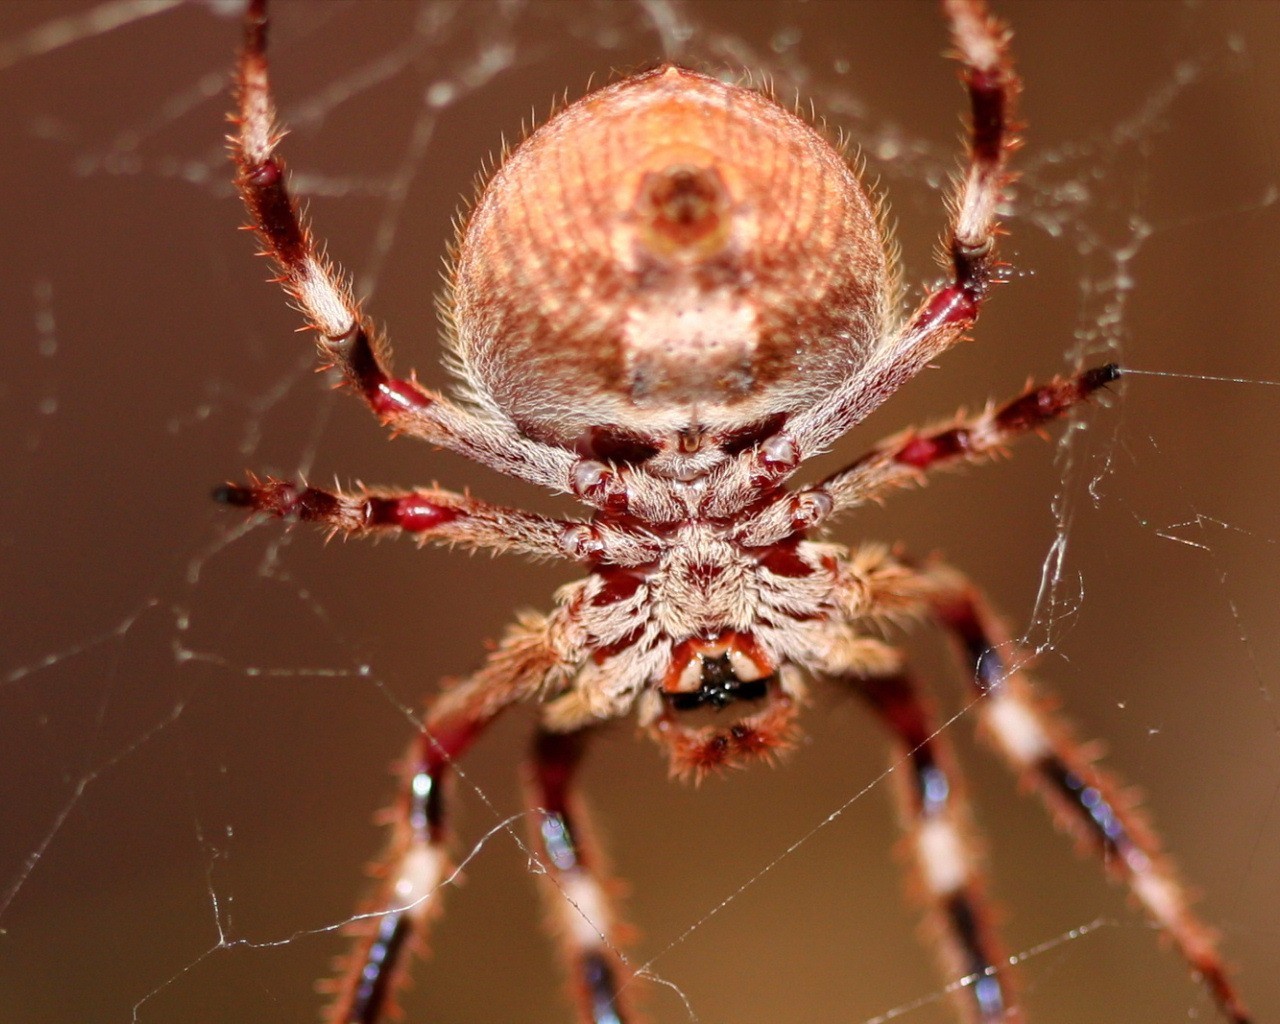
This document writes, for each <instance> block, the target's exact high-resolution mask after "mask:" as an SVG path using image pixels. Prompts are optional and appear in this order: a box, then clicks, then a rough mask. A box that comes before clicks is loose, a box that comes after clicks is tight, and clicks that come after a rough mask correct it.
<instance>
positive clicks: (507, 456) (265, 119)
mask: <svg viewBox="0 0 1280 1024" xmlns="http://www.w3.org/2000/svg"><path fill="white" fill-rule="evenodd" d="M266 43H267V16H266V0H250V3H249V5H248V8H247V10H246V15H245V32H244V47H243V49H242V50H241V53H240V62H239V64H238V66H237V72H236V83H237V92H238V96H239V108H238V110H237V112H236V114H235V115H234V116H233V118H232V120H233V122H234V123H235V124H236V126H237V129H238V130H237V132H236V133H235V134H234V135H233V136H232V137H231V153H232V157H233V158H234V160H235V163H236V168H237V175H236V187H237V188H238V189H239V190H240V195H241V197H242V198H243V199H244V203H245V206H246V207H247V208H248V210H249V216H250V220H251V223H250V227H251V228H252V229H253V230H254V231H255V232H256V233H257V235H258V237H259V239H260V240H261V241H262V244H263V251H264V253H265V255H267V256H270V257H271V259H272V260H273V261H274V262H275V264H276V266H277V267H278V268H279V271H280V276H279V278H278V279H277V280H278V282H279V283H280V284H281V285H283V286H284V289H285V291H286V292H288V293H289V295H290V296H291V297H292V298H293V299H294V300H295V301H296V302H297V304H298V306H299V308H300V309H301V310H302V313H303V315H304V316H305V317H306V318H307V323H308V325H309V326H310V327H312V328H313V329H315V330H316V332H317V333H318V334H319V345H320V352H321V357H322V358H323V359H325V360H326V361H327V362H329V363H330V364H334V365H337V366H338V367H339V368H340V369H341V371H342V373H343V376H344V378H345V379H346V382H347V384H348V385H349V386H350V387H352V388H353V389H354V390H355V391H356V392H357V393H358V394H360V395H361V396H363V398H364V399H365V401H366V402H367V403H368V404H369V407H370V408H371V409H373V411H374V412H375V413H376V414H377V415H378V417H379V418H380V419H382V421H383V422H384V423H386V424H387V425H388V426H390V427H392V428H393V429H395V430H396V431H398V432H400V433H405V434H411V435H413V436H416V437H421V438H424V439H425V440H427V441H430V442H431V443H432V444H437V445H439V446H440V447H442V448H448V449H450V450H451V451H455V452H458V453H459V454H461V455H465V456H467V457H468V458H471V459H474V460H475V461H476V462H479V463H481V464H483V465H486V466H489V467H490V468H492V469H496V470H498V471H499V472H502V473H507V474H508V475H510V476H515V477H519V478H522V479H525V480H530V481H532V482H534V483H538V484H543V485H545V486H548V487H556V488H560V489H564V490H568V489H569V485H570V472H571V470H572V468H573V466H574V465H575V464H576V463H577V462H578V461H579V460H578V458H577V456H575V455H574V454H573V453H571V452H568V451H565V450H563V449H560V448H555V447H552V446H548V445H542V444H538V443H537V442H534V441H531V440H529V439H528V438H526V437H523V436H522V435H520V434H518V433H516V432H515V431H514V430H513V429H511V428H510V427H508V426H506V425H505V424H502V423H500V422H498V421H496V420H491V419H488V418H486V417H483V416H480V415H477V414H476V413H474V412H470V411H468V410H466V409H463V408H462V407H461V406H458V405H456V404H455V403H453V402H451V401H449V400H448V399H447V398H445V397H444V396H443V395H441V394H438V393H436V392H434V391H429V390H427V389H426V388H424V387H422V386H421V385H419V384H418V383H417V382H416V381H415V380H413V378H412V376H411V377H409V378H407V379H401V378H395V377H393V376H392V375H391V373H390V371H389V370H388V369H387V367H386V363H385V360H384V354H385V351H384V350H385V348H386V346H385V344H384V343H382V341H381V340H380V339H378V338H375V337H374V336H373V334H372V331H371V329H370V327H369V325H368V323H367V321H366V318H365V316H364V313H363V311H362V310H361V308H360V305H359V303H358V302H356V300H355V297H354V296H353V295H352V294H351V286H350V282H349V281H348V280H347V279H346V276H345V275H344V274H343V273H342V272H341V271H340V270H338V269H337V268H335V267H334V266H333V264H332V263H330V262H329V261H328V260H327V259H325V257H324V256H323V255H321V253H320V251H319V249H318V247H317V246H316V243H315V239H314V238H313V237H312V235H311V231H310V229H309V228H308V226H307V225H306V223H305V222H304V221H303V219H302V217H301V216H300V215H299V212H298V206H297V203H296V202H295V201H294V199H293V197H292V196H291V195H290V193H289V188H288V185H287V182H286V177H285V169H284V164H283V162H282V161H281V160H280V158H279V157H277V156H276V155H275V150H276V146H277V144H278V143H279V141H280V138H281V132H280V131H279V129H277V127H276V124H275V118H276V113H275V103H274V101H273V99H272V96H271V86H270V81H269V78H268V74H267V56H266Z"/></svg>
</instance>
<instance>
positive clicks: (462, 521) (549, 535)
mask: <svg viewBox="0 0 1280 1024" xmlns="http://www.w3.org/2000/svg"><path fill="white" fill-rule="evenodd" d="M213 496H214V498H215V500H217V501H221V502H224V503H225V504H228V505H236V506H238V507H240V508H248V509H252V510H254V511H255V512H263V513H266V514H268V515H273V516H276V517H277V518H279V519H289V520H298V521H301V522H307V523H320V524H322V525H325V526H328V527H329V528H330V530H331V532H332V533H340V534H344V535H345V536H348V537H352V536H365V535H369V534H387V533H407V534H414V535H416V536H418V537H419V538H420V539H421V540H422V541H424V542H426V541H434V542H436V543H441V544H462V545H465V546H466V547H470V548H477V549H478V548H485V549H488V550H491V551H495V552H507V551H514V552H518V553H520V554H524V555H532V556H533V557H535V558H551V557H555V558H568V557H572V556H573V553H574V552H573V549H572V539H573V538H574V537H575V536H576V533H571V532H569V531H574V530H576V529H577V528H578V527H579V526H581V524H576V523H569V522H562V521H560V520H557V519H550V518H547V517H546V516H540V515H537V514H535V513H533V512H525V511H523V510H521V509H511V508H503V507H501V506H498V505H490V504H488V503H487V502H484V501H479V500H477V499H476V498H472V497H469V496H466V495H462V494H455V493H454V492H452V491H441V490H427V489H416V490H413V491H408V492H399V493H395V492H389V491H382V490H370V489H367V488H361V489H360V490H359V491H357V492H356V493H354V494H346V493H343V492H341V491H328V490H323V489H321V488H319V487H305V486H301V485H297V484H291V483H288V482H286V481H284V480H274V479H267V480H258V479H255V478H250V481H249V482H248V483H247V484H226V485H224V486H222V487H219V488H217V489H216V490H215V491H214V493H213Z"/></svg>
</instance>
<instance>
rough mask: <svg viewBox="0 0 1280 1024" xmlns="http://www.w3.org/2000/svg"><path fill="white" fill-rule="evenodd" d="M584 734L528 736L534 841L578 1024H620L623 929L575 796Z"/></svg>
mask: <svg viewBox="0 0 1280 1024" xmlns="http://www.w3.org/2000/svg"><path fill="white" fill-rule="evenodd" d="M588 735H589V730H586V729H579V730H576V731H574V732H567V733H563V732H552V731H550V730H547V729H545V728H543V729H539V730H538V733H537V735H536V736H535V737H534V742H533V750H532V756H531V758H530V763H529V767H528V778H527V780H526V786H527V793H528V797H527V799H528V802H529V805H530V807H531V809H532V811H533V818H532V822H533V825H534V828H535V830H536V833H537V835H536V838H535V842H536V844H537V846H538V851H539V855H540V856H541V858H542V861H543V863H544V864H545V866H546V871H545V873H544V874H543V876H542V878H541V886H540V888H541V890H542V895H543V898H544V900H545V901H546V904H547V908H548V910H549V911H550V913H551V919H552V926H553V929H554V931H555V934H556V936H557V937H558V939H559V940H560V943H561V948H562V950H563V953H564V960H565V964H566V967H567V969H568V973H569V976H570V986H571V989H572V993H573V998H574V1004H575V1006H576V1007H577V1011H578V1020H579V1021H581V1022H582V1024H624V1022H625V1021H627V1020H629V1019H630V1018H629V1015H628V1014H627V1012H626V1006H625V1001H624V1000H623V999H622V997H621V989H622V984H623V981H624V973H623V971H624V967H623V963H622V960H621V957H620V956H619V955H618V935H619V933H620V932H621V931H622V930H623V926H622V925H621V924H620V922H618V920H617V917H616V914H615V912H614V907H613V901H612V899H611V898H610V895H609V891H608V889H609V881H608V878H607V876H606V873H605V872H604V870H603V866H602V863H601V855H600V852H599V847H598V846H597V844H596V842H595V840H594V837H593V835H592V833H591V829H590V823H589V822H588V820H587V814H586V811H585V809H584V808H583V806H582V802H581V800H580V799H579V798H578V796H577V792H576V786H575V779H576V776H577V772H578V767H579V765H580V763H581V761H582V756H583V753H584V751H585V747H586V742H587V738H588Z"/></svg>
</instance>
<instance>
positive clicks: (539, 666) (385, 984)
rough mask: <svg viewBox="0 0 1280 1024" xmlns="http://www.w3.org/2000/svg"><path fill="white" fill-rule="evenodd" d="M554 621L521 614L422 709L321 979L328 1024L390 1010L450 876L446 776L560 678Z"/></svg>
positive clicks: (564, 667) (567, 652) (565, 659)
mask: <svg viewBox="0 0 1280 1024" xmlns="http://www.w3.org/2000/svg"><path fill="white" fill-rule="evenodd" d="M563 634H564V631H563V629H562V627H561V625H560V623H559V620H558V619H556V618H551V619H543V618H535V617H527V618H525V619H524V620H522V621H521V622H520V623H519V625H517V626H515V627H513V628H512V629H511V630H510V632H508V634H507V636H506V637H505V638H504V639H503V641H502V643H501V645H500V646H499V647H498V649H497V650H495V651H494V652H493V654H492V655H491V656H490V657H489V660H488V661H487V662H486V663H485V665H484V667H483V668H481V669H480V671H479V672H477V673H476V674H475V675H473V676H471V677H470V678H468V679H467V680H466V681H465V682H463V683H460V684H458V685H457V686H455V687H453V688H452V689H449V690H446V691H445V692H444V693H443V694H442V695H441V696H440V697H439V698H438V699H437V700H436V701H435V703H434V704H433V705H432V707H431V708H430V710H429V711H428V713H427V718H426V723H425V725H424V726H423V730H422V734H421V735H420V736H419V737H418V738H416V739H415V740H414V742H413V744H412V745H411V747H410V749H409V753H408V755H407V757H406V759H405V773H404V786H403V789H402V791H401V793H400V797H399V799H398V801H397V803H396V805H395V806H394V807H393V808H392V821H391V836H390V840H389V842H388V844H387V849H386V852H385V853H384V855H383V856H382V857H381V858H380V859H379V860H378V861H377V862H376V864H375V866H374V869H373V870H374V874H375V876H376V877H377V878H378V879H379V884H378V887H377V889H376V891H375V892H374V894H373V895H372V897H371V899H370V900H369V906H368V909H367V910H366V911H364V912H363V913H362V914H360V915H359V916H358V917H357V919H356V921H355V922H354V924H353V925H352V927H351V931H352V933H353V934H354V935H355V936H356V943H355V946H354V948H353V949H352V950H351V951H350V953H349V954H348V955H346V956H344V957H342V958H341V959H340V960H339V961H338V964H337V967H338V971H339V973H338V976H337V977H336V978H335V979H334V980H333V981H331V982H329V983H327V984H326V986H325V987H326V988H327V989H328V990H330V991H332V992H333V994H334V1001H333V1003H332V1004H331V1006H330V1007H329V1009H328V1010H327V1011H326V1015H325V1020H326V1021H327V1022H328V1024H375V1022H377V1021H380V1020H383V1019H384V1018H385V1017H386V1016H387V1015H388V1014H390V1013H391V1012H392V1007H393V1005H394V996H395V991H396V989H397V988H398V987H399V985H400V983H401V982H402V981H403V980H404V978H405V976H406V971H407V966H408V965H407V959H408V954H409V952H410V951H411V950H412V949H414V948H417V949H418V950H422V949H424V948H425V942H426V931H427V925H428V922H429V921H430V919H431V917H432V916H433V914H435V913H436V912H437V910H438V908H439V903H440V891H441V887H442V886H443V885H444V884H445V883H446V882H447V881H449V878H450V870H451V869H450V860H449V855H448V844H449V838H450V836H449V816H448V794H447V792H446V787H447V783H448V781H449V780H448V776H449V774H450V771H451V768H452V766H453V764H454V763H455V761H456V760H457V759H458V758H460V757H461V756H462V755H463V754H464V753H465V752H466V751H467V750H468V749H469V748H470V746H471V745H472V743H474V742H475V740H476V739H477V738H478V737H479V735H480V733H481V732H483V730H484V729H485V728H486V727H487V726H488V725H489V724H490V723H491V722H492V721H493V720H494V718H496V717H497V716H498V715H499V714H500V713H501V712H502V711H504V710H505V709H506V708H508V707H510V706H511V705H512V704H513V703H515V702H517V701H520V700H524V699H528V698H531V697H533V696H535V695H537V694H538V693H540V692H541V691H542V690H543V688H544V687H547V686H556V685H559V684H560V683H562V682H563V678H564V676H565V674H566V673H567V672H569V671H570V670H571V666H572V664H573V663H574V662H575V660H576V659H577V657H578V652H577V651H576V650H575V649H574V648H573V647H572V644H571V643H570V642H569V641H568V640H567V638H566V637H565V636H564V635H563Z"/></svg>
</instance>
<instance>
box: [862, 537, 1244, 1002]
mask: <svg viewBox="0 0 1280 1024" xmlns="http://www.w3.org/2000/svg"><path fill="white" fill-rule="evenodd" d="M861 576H862V578H861V580H860V581H858V582H857V583H856V584H855V585H854V590H860V591H861V595H862V596H861V597H859V598H856V599H855V603H861V602H866V603H867V604H869V606H871V607H882V608H888V609H897V610H899V611H903V612H912V611H914V612H917V613H924V614H927V615H930V616H932V617H933V618H934V620H935V621H937V622H938V623H939V624H940V625H941V626H943V627H944V628H946V629H947V630H948V632H949V633H950V634H951V635H952V637H953V638H954V639H955V641H956V643H957V646H958V647H959V649H960V651H961V654H962V657H963V660H964V662H965V666H966V669H967V670H968V672H969V678H970V680H971V682H972V684H973V687H974V692H975V694H976V696H977V697H978V698H979V699H978V700H977V701H976V704H975V710H976V712H977V714H978V716H979V721H980V723H981V725H982V731H983V733H984V735H985V736H986V738H987V739H989V740H990V742H991V743H992V745H993V746H994V747H995V748H996V749H997V750H998V751H999V752H1000V754H1001V755H1003V757H1004V759H1005V761H1006V762H1007V763H1008V765H1009V767H1010V768H1011V769H1012V770H1013V771H1015V772H1016V773H1017V774H1018V775H1019V777H1020V778H1021V779H1022V780H1024V782H1025V783H1026V784H1027V785H1028V788H1031V789H1034V790H1035V791H1036V793H1037V794H1038V795H1039V796H1040V798H1041V800H1043V802H1044V804H1045V806H1046V808H1047V809H1048V811H1049V813H1050V814H1051V815H1052V817H1053V820H1054V821H1055V822H1056V823H1057V824H1058V826H1059V827H1060V828H1061V829H1062V830H1063V831H1064V832H1066V833H1068V834H1069V835H1071V836H1072V837H1074V838H1075V839H1076V840H1077V841H1078V842H1079V843H1080V845H1081V846H1082V847H1083V848H1085V849H1088V850H1091V851H1092V852H1093V853H1094V854H1095V855H1096V856H1098V857H1100V858H1101V860H1102V863H1103V865H1104V867H1105V868H1106V870H1107V873H1108V874H1109V875H1110V876H1111V877H1112V878H1114V879H1116V880H1118V881H1120V882H1122V883H1124V885H1125V886H1126V887H1127V888H1128V889H1129V891H1130V892H1131V893H1132V895H1133V896H1134V898H1135V899H1136V900H1137V901H1138V903H1139V904H1141V906H1142V907H1143V909H1144V910H1145V911H1146V912H1147V913H1148V914H1149V915H1150V917H1151V919H1152V920H1153V921H1154V922H1155V923H1156V925H1157V926H1158V927H1159V928H1160V929H1161V930H1162V931H1164V932H1165V934H1166V935H1168V936H1169V938H1170V939H1172V941H1173V944H1174V946H1175V947H1176V948H1177V949H1178V952H1179V953H1181V955H1182V957H1183V958H1184V959H1185V960H1186V962H1187V964H1188V965H1189V966H1190V967H1191V969H1192V971H1194V972H1195V974H1196V975H1197V976H1198V977H1199V978H1200V980H1201V982H1202V983H1203V984H1204V986H1205V988H1206V989H1207V990H1208V991H1209V994H1210V995H1211V996H1212V997H1213V1000H1214V1002H1215V1003H1217V1005H1218V1007H1219V1009H1220V1010H1221V1011H1222V1013H1223V1015H1224V1016H1225V1017H1226V1019H1227V1020H1229V1021H1231V1022H1232V1024H1250V1022H1251V1021H1252V1020H1253V1018H1252V1016H1251V1015H1250V1013H1249V1011H1248V1009H1247V1008H1246V1007H1245V1005H1244V1001H1243V999H1242V998H1241V997H1240V994H1239V992H1237V991H1236V987H1235V985H1234V984H1233V983H1232V981H1231V978H1230V974H1229V971H1228V967H1227V964H1226V961H1225V960H1224V959H1223V957H1222V955H1221V954H1220V953H1219V952H1218V949H1217V946H1216V943H1215V939H1214V935H1213V932H1212V931H1211V930H1210V929H1209V928H1208V927H1207V926H1206V925H1205V924H1204V922H1203V921H1201V920H1200V919H1199V917H1197V916H1196V914H1194V913H1193V912H1192V910H1191V906H1190V898H1189V895H1188V892H1187V888H1186V885H1185V884H1184V883H1183V882H1182V880H1181V879H1180V878H1179V877H1178V875H1177V872H1176V871H1175V870H1174V868H1173V865H1172V864H1171V863H1170V861H1169V858H1168V857H1167V856H1166V855H1165V854H1164V853H1163V852H1162V850H1161V849H1160V844H1159V842H1158V840H1157V839H1156V835H1155V832H1154V831H1153V829H1152V827H1151V826H1150V824H1149V823H1148V822H1147V820H1146V816H1145V815H1143V814H1142V813H1141V811H1140V810H1139V809H1138V808H1136V807H1135V806H1134V801H1133V800H1132V798H1130V797H1127V796H1126V795H1125V787H1124V786H1123V785H1122V784H1121V783H1120V782H1119V781H1118V780H1117V779H1116V778H1115V777H1114V776H1113V775H1112V774H1111V773H1110V772H1107V771H1104V770H1103V769H1102V768H1101V767H1099V765H1098V764H1097V763H1096V761H1095V759H1094V757H1093V756H1091V755H1090V753H1089V751H1088V749H1087V748H1086V747H1084V746H1082V745H1081V744H1080V742H1079V741H1078V740H1077V739H1076V738H1075V737H1074V735H1073V733H1072V730H1071V729H1070V727H1069V726H1068V725H1067V724H1066V723H1065V722H1063V721H1062V720H1061V719H1060V718H1059V717H1058V716H1057V715H1056V714H1054V713H1053V712H1052V711H1051V710H1050V709H1049V706H1048V705H1047V703H1046V701H1045V700H1044V698H1042V697H1037V696H1036V695H1035V692H1034V688H1033V686H1032V684H1031V681H1030V680H1029V679H1028V677H1027V676H1026V675H1025V674H1024V673H1023V672H1022V671H1021V668H1020V666H1019V664H1018V661H1017V660H1016V659H1017V648H1016V647H1015V646H1014V644H1013V642H1012V640H1011V639H1010V637H1009V636H1008V634H1007V633H1006V631H1005V630H1004V628H1003V627H1002V626H1001V624H1000V622H999V620H998V619H997V618H996V616H995V615H993V614H992V613H991V611H990V610H989V609H988V608H987V605H986V602H985V601H984V600H983V598H982V596H981V594H980V592H979V591H978V590H977V588H976V587H974V585H973V584H972V583H970V582H969V581H968V580H967V579H965V577H963V576H962V575H961V574H960V573H958V572H956V571H955V570H953V569H950V568H948V567H945V566H941V565H933V566H929V567H927V568H925V569H923V570H916V569H912V568H911V567H909V566H905V565H902V564H895V563H893V562H892V561H891V560H885V561H884V562H883V563H882V564H881V565H879V566H876V567H874V569H873V571H871V572H867V573H864V574H861Z"/></svg>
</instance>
